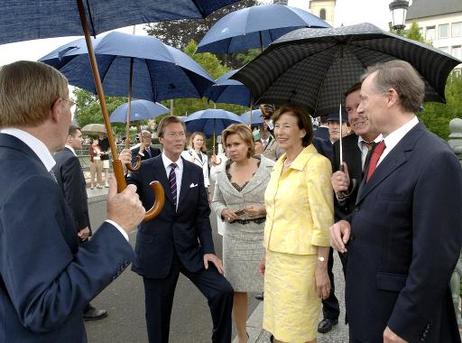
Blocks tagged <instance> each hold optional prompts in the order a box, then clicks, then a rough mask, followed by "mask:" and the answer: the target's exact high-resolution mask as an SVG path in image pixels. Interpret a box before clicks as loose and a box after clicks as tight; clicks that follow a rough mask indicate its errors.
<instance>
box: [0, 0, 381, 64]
mask: <svg viewBox="0 0 462 343" xmlns="http://www.w3.org/2000/svg"><path fill="white" fill-rule="evenodd" d="M264 1H265V2H272V1H270V0H264ZM389 2H390V0H337V9H336V20H335V21H336V22H335V26H340V25H342V24H343V25H352V24H358V23H362V22H364V21H368V22H370V23H372V24H375V25H377V26H380V27H381V28H384V29H387V27H388V22H389V21H390V12H389V10H388V4H389ZM289 5H290V6H295V7H300V8H303V9H305V10H308V1H307V0H289ZM121 30H123V31H124V32H127V33H132V29H131V28H126V29H121ZM142 32H144V30H142V28H141V27H137V29H136V33H137V34H141V33H142ZM77 38H79V37H63V38H52V39H42V40H35V41H28V42H20V43H12V44H4V45H0V65H3V64H7V63H11V62H14V61H17V60H21V59H22V60H32V61H35V60H37V59H39V58H40V57H42V56H44V55H46V54H47V53H49V52H51V51H52V50H54V49H55V48H57V47H59V46H61V45H63V44H65V43H68V42H70V41H72V40H74V39H77Z"/></svg>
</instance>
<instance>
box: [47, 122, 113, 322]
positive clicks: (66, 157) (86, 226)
mask: <svg viewBox="0 0 462 343" xmlns="http://www.w3.org/2000/svg"><path fill="white" fill-rule="evenodd" d="M82 142H83V138H82V131H80V128H79V127H77V126H74V125H71V126H70V127H69V135H68V136H67V141H66V145H65V146H64V149H63V150H61V151H59V152H57V153H56V154H55V155H54V156H53V157H54V159H55V161H56V164H55V166H54V167H53V169H52V170H53V172H54V175H55V177H56V180H57V181H58V184H59V185H60V186H61V189H62V191H63V195H64V198H65V199H66V201H67V204H68V205H69V207H70V208H71V211H72V214H73V215H74V220H75V223H76V232H75V233H76V234H77V235H78V236H79V240H80V242H85V241H87V240H88V238H89V237H90V236H91V227H90V218H89V215H88V202H87V189H86V182H85V176H84V175H83V172H82V167H81V166H80V162H79V158H78V157H77V155H76V152H75V150H77V149H82ZM105 317H107V311H106V310H97V309H96V308H94V307H93V306H92V305H91V304H90V303H89V304H88V305H87V306H86V307H85V309H84V311H83V319H85V320H98V319H102V318H105Z"/></svg>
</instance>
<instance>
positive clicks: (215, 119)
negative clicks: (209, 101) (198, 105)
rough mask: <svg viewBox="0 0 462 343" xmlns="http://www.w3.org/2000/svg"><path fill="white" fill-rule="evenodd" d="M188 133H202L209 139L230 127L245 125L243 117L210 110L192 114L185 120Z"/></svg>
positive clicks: (227, 112) (219, 110) (223, 111)
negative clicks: (235, 124)
mask: <svg viewBox="0 0 462 343" xmlns="http://www.w3.org/2000/svg"><path fill="white" fill-rule="evenodd" d="M184 123H185V125H186V129H187V131H188V132H194V131H200V132H203V133H205V135H206V136H207V137H210V136H215V135H216V134H220V133H221V132H222V131H223V130H224V129H226V128H227V127H228V126H229V125H231V124H234V123H243V121H242V119H241V117H239V116H238V115H237V114H234V113H232V112H229V111H225V110H221V109H213V108H209V109H207V110H202V111H197V112H194V113H191V114H190V115H189V116H188V117H187V118H186V119H185V120H184Z"/></svg>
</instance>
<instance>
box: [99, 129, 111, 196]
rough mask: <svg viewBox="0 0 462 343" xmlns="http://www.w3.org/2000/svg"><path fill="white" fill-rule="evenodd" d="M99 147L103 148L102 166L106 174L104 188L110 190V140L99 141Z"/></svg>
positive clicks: (102, 139) (101, 139)
mask: <svg viewBox="0 0 462 343" xmlns="http://www.w3.org/2000/svg"><path fill="white" fill-rule="evenodd" d="M99 146H100V148H101V166H102V171H103V173H104V187H106V188H109V182H108V181H109V168H110V158H109V156H110V153H109V139H108V138H107V137H103V138H100V139H99Z"/></svg>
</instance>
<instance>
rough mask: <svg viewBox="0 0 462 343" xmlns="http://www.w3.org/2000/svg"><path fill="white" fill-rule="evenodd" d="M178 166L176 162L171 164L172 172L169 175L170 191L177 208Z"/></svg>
mask: <svg viewBox="0 0 462 343" xmlns="http://www.w3.org/2000/svg"><path fill="white" fill-rule="evenodd" d="M176 167H177V165H176V163H172V164H170V174H169V175H168V183H169V184H170V191H171V192H172V199H173V203H174V204H175V208H176V197H177V189H176V173H175V168H176Z"/></svg>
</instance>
